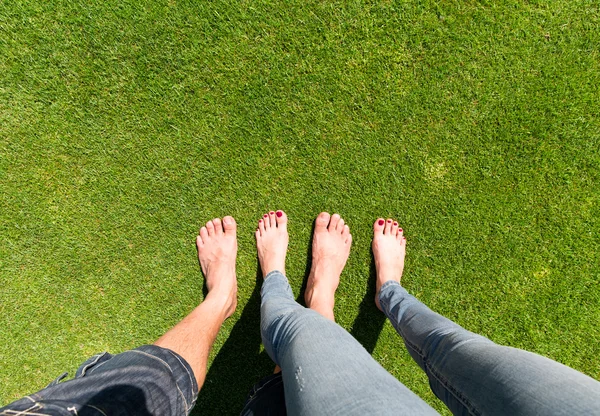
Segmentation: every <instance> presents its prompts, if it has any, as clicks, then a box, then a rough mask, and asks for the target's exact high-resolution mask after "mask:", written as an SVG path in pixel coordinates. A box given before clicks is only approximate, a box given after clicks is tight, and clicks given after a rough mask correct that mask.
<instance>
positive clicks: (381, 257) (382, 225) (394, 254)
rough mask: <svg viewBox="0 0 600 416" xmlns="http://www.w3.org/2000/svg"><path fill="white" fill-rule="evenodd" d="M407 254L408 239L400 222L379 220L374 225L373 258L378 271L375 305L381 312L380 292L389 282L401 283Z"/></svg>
mask: <svg viewBox="0 0 600 416" xmlns="http://www.w3.org/2000/svg"><path fill="white" fill-rule="evenodd" d="M405 254H406V238H405V237H404V236H403V235H402V228H399V227H398V222H397V221H394V220H391V219H388V220H387V221H386V220H384V219H383V218H379V219H377V221H375V224H374V225H373V256H374V257H375V268H376V269H377V283H376V290H375V304H376V305H377V307H378V308H379V309H380V310H381V305H379V290H380V289H381V286H382V285H383V284H384V283H385V282H387V281H390V280H394V281H396V282H398V283H400V279H401V278H402V271H403V270H404V256H405Z"/></svg>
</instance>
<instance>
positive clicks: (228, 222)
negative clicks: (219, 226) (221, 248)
mask: <svg viewBox="0 0 600 416" xmlns="http://www.w3.org/2000/svg"><path fill="white" fill-rule="evenodd" d="M223 229H224V230H225V234H227V235H233V236H235V231H236V229H237V224H236V223H235V219H234V218H233V217H232V216H230V215H228V216H226V217H223Z"/></svg>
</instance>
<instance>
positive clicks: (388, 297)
mask: <svg viewBox="0 0 600 416" xmlns="http://www.w3.org/2000/svg"><path fill="white" fill-rule="evenodd" d="M379 302H380V304H381V307H382V309H383V311H384V313H385V314H386V315H387V317H388V318H389V319H390V321H391V322H392V324H393V325H394V328H396V331H398V333H399V334H400V336H401V337H402V338H403V339H404V343H405V344H406V348H408V351H409V353H410V354H411V356H412V357H413V358H414V360H415V361H416V362H417V364H419V366H420V367H421V368H422V369H423V370H424V371H425V373H427V376H428V377H429V384H430V386H431V389H432V390H433V392H434V393H435V395H436V396H437V397H439V398H440V399H441V400H442V401H443V402H444V403H445V404H446V406H448V408H449V409H450V410H451V411H452V413H454V414H455V415H468V414H472V415H600V382H598V381H596V380H594V379H592V378H590V377H588V376H586V375H584V374H582V373H580V372H578V371H575V370H573V369H572V368H569V367H566V366H564V365H562V364H559V363H557V362H555V361H552V360H550V359H548V358H545V357H542V356H540V355H537V354H533V353H531V352H527V351H523V350H519V349H516V348H510V347H505V346H501V345H497V344H495V343H493V342H492V341H490V340H488V339H487V338H484V337H482V336H480V335H477V334H474V333H472V332H469V331H467V330H465V329H463V328H461V327H460V326H458V325H457V324H455V323H454V322H452V321H450V320H448V319H446V318H444V317H443V316H441V315H439V314H437V313H435V312H432V311H431V310H430V309H429V308H428V307H427V306H425V305H423V304H422V303H421V302H419V301H418V300H417V299H415V298H414V297H413V296H411V295H410V294H408V292H407V291H406V290H405V289H404V288H402V287H401V286H400V284H398V283H397V282H386V283H385V284H384V285H383V286H382V287H381V290H380V292H379ZM590 341H591V342H596V340H590Z"/></svg>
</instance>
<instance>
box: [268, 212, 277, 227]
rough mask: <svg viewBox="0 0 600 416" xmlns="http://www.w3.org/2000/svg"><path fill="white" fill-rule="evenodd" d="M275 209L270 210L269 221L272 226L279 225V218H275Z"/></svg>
mask: <svg viewBox="0 0 600 416" xmlns="http://www.w3.org/2000/svg"><path fill="white" fill-rule="evenodd" d="M275 218H276V217H275V211H270V212H269V223H270V224H271V227H277V220H276V219H275Z"/></svg>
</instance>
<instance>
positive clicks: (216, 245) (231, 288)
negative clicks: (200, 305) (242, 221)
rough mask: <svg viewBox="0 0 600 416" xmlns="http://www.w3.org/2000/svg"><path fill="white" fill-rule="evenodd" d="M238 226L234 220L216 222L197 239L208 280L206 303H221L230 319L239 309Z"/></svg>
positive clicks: (217, 219) (228, 218) (199, 254)
mask: <svg viewBox="0 0 600 416" xmlns="http://www.w3.org/2000/svg"><path fill="white" fill-rule="evenodd" d="M236 229H237V225H236V223H235V220H234V219H233V217H229V216H227V217H224V218H223V221H221V220H220V219H219V218H215V219H214V220H212V221H208V222H207V223H206V225H205V226H204V227H202V228H201V229H200V233H199V235H198V237H196V245H197V246H198V259H199V260H200V267H201V268H202V273H204V277H205V278H206V287H207V288H208V295H206V299H209V298H211V299H213V300H216V301H218V304H219V305H221V304H222V306H223V308H224V309H223V311H224V313H225V317H226V318H228V317H229V316H231V314H232V313H233V312H234V311H235V307H236V306H237V280H236V277H235V259H236V256H237V238H236Z"/></svg>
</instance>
